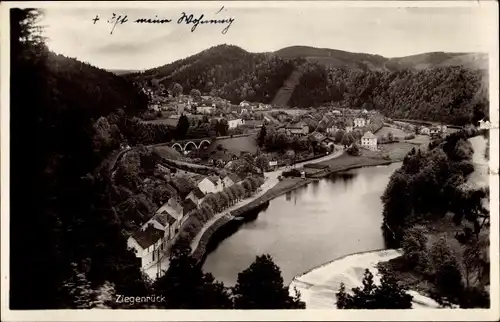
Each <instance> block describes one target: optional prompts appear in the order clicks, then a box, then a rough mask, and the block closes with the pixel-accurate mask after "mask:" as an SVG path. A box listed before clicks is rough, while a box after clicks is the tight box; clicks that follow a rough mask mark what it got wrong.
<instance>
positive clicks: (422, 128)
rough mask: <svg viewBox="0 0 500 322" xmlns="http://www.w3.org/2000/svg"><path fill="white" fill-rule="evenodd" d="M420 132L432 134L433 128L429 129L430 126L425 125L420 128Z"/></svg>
mask: <svg viewBox="0 0 500 322" xmlns="http://www.w3.org/2000/svg"><path fill="white" fill-rule="evenodd" d="M420 134H423V135H431V130H429V128H428V127H425V126H423V127H421V128H420Z"/></svg>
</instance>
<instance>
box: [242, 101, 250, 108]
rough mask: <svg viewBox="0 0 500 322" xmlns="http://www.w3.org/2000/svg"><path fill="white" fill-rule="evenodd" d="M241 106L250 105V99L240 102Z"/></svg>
mask: <svg viewBox="0 0 500 322" xmlns="http://www.w3.org/2000/svg"><path fill="white" fill-rule="evenodd" d="M240 106H241V107H249V106H250V102H248V101H242V102H240Z"/></svg>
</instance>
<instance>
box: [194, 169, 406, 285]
mask: <svg viewBox="0 0 500 322" xmlns="http://www.w3.org/2000/svg"><path fill="white" fill-rule="evenodd" d="M400 165H401V164H400V163H397V164H392V165H389V166H382V167H371V168H362V169H356V170H351V171H348V172H344V173H339V174H335V175H331V176H329V177H328V178H325V179H321V180H319V181H317V182H313V183H311V184H309V185H307V186H305V187H302V188H299V189H297V190H294V191H291V192H289V193H287V194H285V195H284V196H281V197H278V198H276V199H274V200H272V201H271V202H270V203H269V207H268V208H267V209H264V210H261V211H260V213H259V214H258V217H257V218H256V219H255V220H253V221H250V222H246V223H244V224H242V225H241V226H240V227H239V229H238V230H237V231H236V232H235V233H234V234H232V235H231V236H230V237H228V238H227V239H225V240H223V241H222V242H221V243H220V244H219V245H218V246H217V248H216V249H214V250H213V252H212V253H210V254H209V255H208V256H207V259H206V261H205V263H204V266H203V268H204V270H205V271H207V272H211V273H212V274H213V275H214V276H215V278H216V279H217V280H219V281H222V282H224V283H225V284H227V285H229V286H231V285H234V284H235V282H236V279H237V275H238V273H239V272H241V271H242V270H244V269H246V268H247V267H248V266H250V264H251V263H252V262H253V261H254V260H255V257H256V256H257V255H261V254H265V253H268V254H270V255H271V256H272V257H273V258H274V261H275V262H276V264H277V265H278V266H279V267H280V268H281V270H282V273H283V278H284V282H285V283H289V282H290V281H291V280H292V278H293V277H294V276H295V275H297V274H300V273H303V272H304V271H307V270H308V269H310V268H312V267H314V266H317V265H320V264H323V263H325V262H328V261H330V260H333V259H335V258H338V257H341V256H344V255H347V254H352V253H356V252H360V251H367V250H374V249H381V248H383V247H384V241H383V238H382V233H381V230H380V225H381V222H382V203H381V201H380V196H381V195H382V193H383V191H384V189H385V187H386V185H387V182H388V181H389V176H390V175H391V173H392V172H393V171H394V170H395V169H397V168H399V167H400Z"/></svg>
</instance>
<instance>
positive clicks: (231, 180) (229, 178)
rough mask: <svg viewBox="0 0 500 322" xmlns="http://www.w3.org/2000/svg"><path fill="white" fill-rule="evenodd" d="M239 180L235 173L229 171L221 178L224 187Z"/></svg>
mask: <svg viewBox="0 0 500 322" xmlns="http://www.w3.org/2000/svg"><path fill="white" fill-rule="evenodd" d="M240 181H241V179H240V178H239V177H238V176H237V175H235V174H233V173H230V174H228V175H227V176H225V177H224V178H223V179H222V185H223V186H224V188H229V187H231V186H232V185H233V184H235V183H238V182H240Z"/></svg>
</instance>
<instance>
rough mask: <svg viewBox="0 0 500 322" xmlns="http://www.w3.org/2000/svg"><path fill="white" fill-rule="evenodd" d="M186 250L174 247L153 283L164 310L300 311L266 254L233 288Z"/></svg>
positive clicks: (243, 273) (244, 273)
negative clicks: (205, 271) (160, 275)
mask: <svg viewBox="0 0 500 322" xmlns="http://www.w3.org/2000/svg"><path fill="white" fill-rule="evenodd" d="M189 254H190V250H189V248H184V247H181V246H180V247H176V249H175V250H174V251H173V252H172V255H171V258H170V265H169V268H168V270H167V272H166V273H165V275H163V276H162V277H160V278H159V279H158V280H157V281H156V282H155V284H154V290H155V292H156V294H158V295H163V296H164V297H165V302H164V303H160V304H159V307H161V308H165V309H231V308H235V309H303V308H305V304H304V303H303V302H301V301H300V299H299V297H291V296H290V295H289V294H288V288H287V287H286V286H284V285H283V278H282V276H281V271H280V269H279V268H278V266H276V264H274V262H273V260H272V258H271V257H270V256H269V255H262V256H258V257H257V259H256V260H255V262H254V263H253V264H252V265H251V266H250V267H249V268H248V269H246V270H245V271H243V272H241V273H240V274H239V275H238V281H237V283H236V286H235V287H234V288H227V287H225V286H224V284H223V283H220V282H217V281H215V280H214V277H213V276H212V274H209V273H204V272H203V271H202V269H201V267H200V265H199V264H198V263H197V261H196V260H195V259H193V258H192V257H191V256H189Z"/></svg>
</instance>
